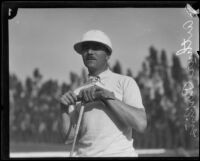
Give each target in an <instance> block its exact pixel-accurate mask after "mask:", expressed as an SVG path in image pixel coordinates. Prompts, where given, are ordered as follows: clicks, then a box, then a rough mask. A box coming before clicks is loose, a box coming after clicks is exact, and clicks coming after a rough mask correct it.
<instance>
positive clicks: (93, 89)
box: [91, 86, 96, 100]
mask: <svg viewBox="0 0 200 161" xmlns="http://www.w3.org/2000/svg"><path fill="white" fill-rule="evenodd" d="M95 92H96V86H93V87H92V89H91V97H92V99H93V100H95V98H96V94H95Z"/></svg>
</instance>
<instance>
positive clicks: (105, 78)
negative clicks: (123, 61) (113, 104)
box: [75, 69, 144, 157]
mask: <svg viewBox="0 0 200 161" xmlns="http://www.w3.org/2000/svg"><path fill="white" fill-rule="evenodd" d="M99 77H100V81H97V82H96V83H95V84H96V85H98V86H100V87H102V88H105V89H107V90H109V91H112V92H114V94H115V97H116V98H117V99H119V100H121V101H123V102H124V103H126V104H128V105H130V106H134V107H133V108H144V106H143V104H142V98H141V94H140V90H139V88H138V85H137V83H136V82H135V80H134V79H133V78H131V77H129V76H124V75H120V74H116V73H113V72H112V71H110V70H109V69H108V70H106V71H104V72H102V73H101V74H100V75H99ZM86 86H87V85H86ZM82 88H83V87H80V88H78V89H76V90H75V93H76V94H78V93H79V92H80V90H81V89H82ZM79 107H80V104H78V105H77V109H79ZM76 146H77V149H78V150H77V152H76V156H77V157H137V156H138V155H137V154H136V152H135V149H134V147H133V139H132V128H131V127H127V126H125V125H124V124H122V122H120V121H119V119H118V118H117V117H116V116H115V115H114V113H113V112H112V111H111V109H110V108H109V107H106V105H105V104H104V103H103V102H101V101H95V102H90V103H88V104H86V106H85V112H84V115H83V118H82V121H81V126H80V131H79V135H78V140H77V145H76Z"/></svg>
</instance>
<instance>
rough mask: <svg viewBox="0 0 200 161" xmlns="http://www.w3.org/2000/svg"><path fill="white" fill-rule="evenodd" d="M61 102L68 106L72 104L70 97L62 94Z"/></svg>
mask: <svg viewBox="0 0 200 161" xmlns="http://www.w3.org/2000/svg"><path fill="white" fill-rule="evenodd" d="M60 102H61V103H62V104H64V105H66V106H68V105H70V100H69V99H68V98H66V97H65V96H62V97H61V98H60Z"/></svg>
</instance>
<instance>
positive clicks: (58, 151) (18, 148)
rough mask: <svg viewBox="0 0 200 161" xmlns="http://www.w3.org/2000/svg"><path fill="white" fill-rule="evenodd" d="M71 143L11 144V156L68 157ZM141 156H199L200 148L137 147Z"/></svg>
mask: <svg viewBox="0 0 200 161" xmlns="http://www.w3.org/2000/svg"><path fill="white" fill-rule="evenodd" d="M70 150H71V145H54V144H53V145H50V144H33V143H26V144H23V143H18V144H10V157H11V158H15V157H20V158H21V157H68V156H69V152H70ZM136 151H137V152H138V154H139V157H199V149H196V150H185V149H182V148H179V149H136Z"/></svg>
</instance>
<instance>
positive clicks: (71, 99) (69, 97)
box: [66, 93, 75, 104]
mask: <svg viewBox="0 0 200 161" xmlns="http://www.w3.org/2000/svg"><path fill="white" fill-rule="evenodd" d="M66 97H67V98H68V99H69V100H70V103H71V104H75V100H74V98H73V96H72V94H71V93H67V95H66Z"/></svg>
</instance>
